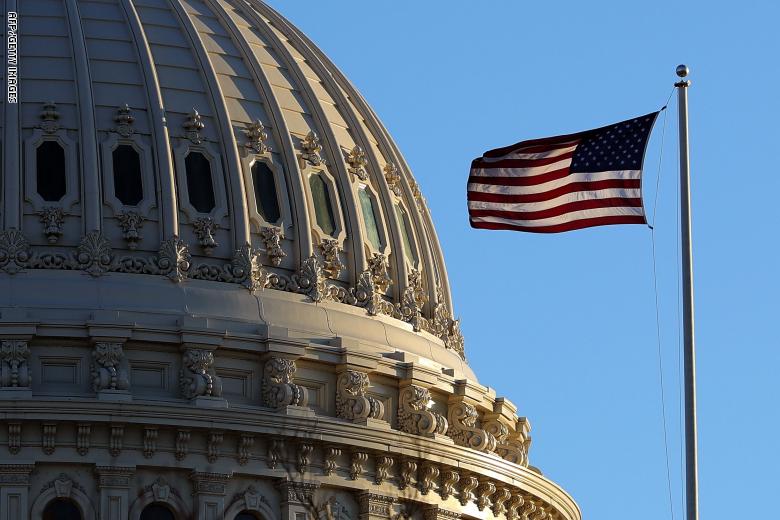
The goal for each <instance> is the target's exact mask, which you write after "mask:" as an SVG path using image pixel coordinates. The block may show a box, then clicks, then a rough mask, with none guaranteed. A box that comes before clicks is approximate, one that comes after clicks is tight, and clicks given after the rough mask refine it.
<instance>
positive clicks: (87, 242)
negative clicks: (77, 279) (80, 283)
mask: <svg viewBox="0 0 780 520" xmlns="http://www.w3.org/2000/svg"><path fill="white" fill-rule="evenodd" d="M73 264H74V267H75V268H76V269H82V270H84V271H86V272H87V273H89V274H91V275H92V276H101V275H103V274H105V273H107V272H108V271H110V270H111V269H112V268H113V267H114V253H113V251H112V250H111V244H109V242H108V240H107V239H106V237H104V236H103V234H102V233H101V232H100V231H90V232H89V233H87V234H86V236H84V238H82V239H81V242H80V243H79V246H78V248H76V254H75V256H74V258H73Z"/></svg>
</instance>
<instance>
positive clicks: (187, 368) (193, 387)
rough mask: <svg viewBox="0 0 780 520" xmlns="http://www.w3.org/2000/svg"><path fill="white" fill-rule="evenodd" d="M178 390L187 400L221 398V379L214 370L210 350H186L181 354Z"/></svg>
mask: <svg viewBox="0 0 780 520" xmlns="http://www.w3.org/2000/svg"><path fill="white" fill-rule="evenodd" d="M181 364H182V368H181V371H180V372H179V388H180V389H181V394H182V396H184V397H185V398H187V399H192V398H194V397H199V396H205V397H220V396H222V379H221V378H220V377H219V376H217V372H216V370H214V353H213V352H211V351H210V350H205V349H197V348H188V349H186V350H185V351H184V352H183V353H182V357H181Z"/></svg>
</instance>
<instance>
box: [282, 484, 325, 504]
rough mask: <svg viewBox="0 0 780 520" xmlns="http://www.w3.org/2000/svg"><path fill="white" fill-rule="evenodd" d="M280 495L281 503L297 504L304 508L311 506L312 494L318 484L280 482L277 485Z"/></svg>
mask: <svg viewBox="0 0 780 520" xmlns="http://www.w3.org/2000/svg"><path fill="white" fill-rule="evenodd" d="M277 486H278V487H279V493H280V495H281V499H282V503H283V504H284V503H290V502H293V503H298V504H304V505H306V506H312V505H313V502H312V499H313V497H314V492H315V491H316V490H317V487H318V484H315V483H313V482H294V481H291V480H282V481H279V483H278V484H277Z"/></svg>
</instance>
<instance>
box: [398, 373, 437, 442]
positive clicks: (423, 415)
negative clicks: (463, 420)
mask: <svg viewBox="0 0 780 520" xmlns="http://www.w3.org/2000/svg"><path fill="white" fill-rule="evenodd" d="M430 407H431V393H430V391H429V390H428V389H427V388H423V387H421V386H417V385H409V386H407V387H404V388H402V389H401V391H400V394H399V396H398V427H399V428H400V429H401V431H403V432H406V433H411V434H414V435H424V436H432V435H434V434H436V433H439V434H443V433H444V432H446V431H447V419H445V418H444V417H443V416H442V415H441V414H439V413H437V412H435V411H433V410H431V409H430Z"/></svg>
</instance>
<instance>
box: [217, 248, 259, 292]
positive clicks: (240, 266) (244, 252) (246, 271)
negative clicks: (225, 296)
mask: <svg viewBox="0 0 780 520" xmlns="http://www.w3.org/2000/svg"><path fill="white" fill-rule="evenodd" d="M264 279H265V273H264V272H263V268H262V266H261V265H260V260H259V259H258V253H257V251H255V250H254V249H252V246H250V245H249V244H244V245H243V246H241V247H239V248H238V249H236V251H235V253H234V255H233V260H232V261H231V262H230V265H228V266H226V267H225V273H224V274H223V275H222V280H223V281H226V282H232V283H239V284H241V285H243V286H244V287H246V288H247V289H249V290H250V291H255V290H257V289H262V287H263V285H264V283H265V280H264Z"/></svg>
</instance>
